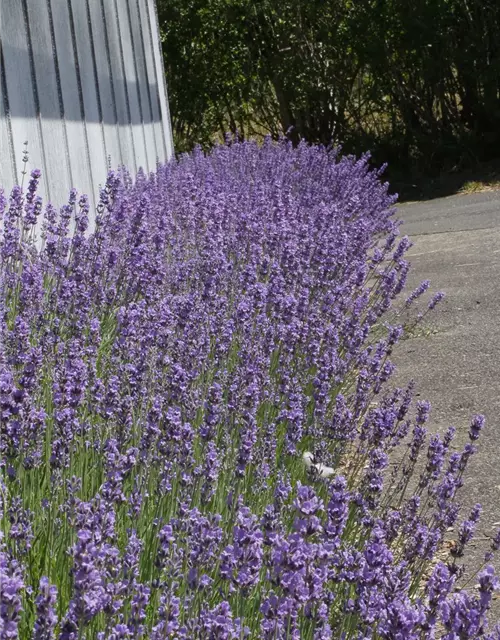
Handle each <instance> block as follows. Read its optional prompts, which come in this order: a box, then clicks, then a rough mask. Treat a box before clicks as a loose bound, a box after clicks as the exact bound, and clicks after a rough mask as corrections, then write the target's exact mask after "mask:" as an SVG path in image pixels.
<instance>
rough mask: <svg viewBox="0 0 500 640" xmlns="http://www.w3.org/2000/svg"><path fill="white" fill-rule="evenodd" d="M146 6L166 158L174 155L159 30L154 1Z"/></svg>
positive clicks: (149, 1) (147, 0) (150, 0)
mask: <svg viewBox="0 0 500 640" xmlns="http://www.w3.org/2000/svg"><path fill="white" fill-rule="evenodd" d="M146 2H147V4H148V13H149V25H150V29H151V34H152V39H153V53H154V58H155V66H156V75H157V78H158V91H159V95H160V110H161V120H162V123H163V130H164V134H165V142H166V146H167V158H166V159H169V158H171V157H172V156H173V154H174V141H173V138H172V127H171V124H170V113H169V110H168V95H167V86H166V81H165V69H164V67H163V55H162V51H161V42H160V29H159V25H158V15H157V13H156V6H155V3H154V0H146Z"/></svg>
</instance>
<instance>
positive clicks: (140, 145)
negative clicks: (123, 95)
mask: <svg viewBox="0 0 500 640" xmlns="http://www.w3.org/2000/svg"><path fill="white" fill-rule="evenodd" d="M115 6H116V10H117V18H118V29H119V33H120V45H121V46H120V48H121V54H122V62H123V75H124V80H125V85H126V89H127V95H128V103H129V108H130V118H131V123H132V135H133V137H134V148H135V154H136V158H137V168H139V167H142V168H143V169H144V171H146V172H147V171H149V163H148V155H147V150H146V139H145V136H144V128H143V124H142V113H141V105H140V94H139V88H138V78H137V76H136V72H135V61H134V53H133V50H132V38H131V35H130V24H129V19H128V7H127V1H126V0H120V2H117V1H116V0H115Z"/></svg>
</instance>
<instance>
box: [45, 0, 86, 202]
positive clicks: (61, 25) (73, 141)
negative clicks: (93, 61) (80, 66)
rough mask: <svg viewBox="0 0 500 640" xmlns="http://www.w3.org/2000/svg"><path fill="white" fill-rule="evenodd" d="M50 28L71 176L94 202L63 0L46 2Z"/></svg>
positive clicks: (78, 89) (67, 19)
mask: <svg viewBox="0 0 500 640" xmlns="http://www.w3.org/2000/svg"><path fill="white" fill-rule="evenodd" d="M49 1H50V10H51V17H52V25H53V29H54V38H55V48H56V55H57V62H58V69H59V74H60V85H61V93H62V102H63V108H64V119H65V122H66V132H67V136H68V148H69V157H70V165H71V175H72V178H73V182H74V185H73V186H75V187H76V188H77V189H78V191H79V192H80V193H85V194H88V195H89V197H90V201H91V202H93V200H94V186H93V180H92V168H91V161H90V156H89V146H88V141H87V135H86V131H85V125H84V122H83V113H82V108H81V103H80V87H79V85H78V77H77V74H76V60H75V56H74V47H73V40H72V37H71V28H70V21H69V11H68V5H67V4H66V2H65V0H49Z"/></svg>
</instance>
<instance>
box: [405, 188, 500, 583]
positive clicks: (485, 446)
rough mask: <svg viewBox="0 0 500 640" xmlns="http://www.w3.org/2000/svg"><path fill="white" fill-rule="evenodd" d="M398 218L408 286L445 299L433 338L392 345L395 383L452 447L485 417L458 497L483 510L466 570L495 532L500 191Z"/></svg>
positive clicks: (426, 206)
mask: <svg viewBox="0 0 500 640" xmlns="http://www.w3.org/2000/svg"><path fill="white" fill-rule="evenodd" d="M398 213H399V217H400V218H401V219H403V220H404V225H403V227H402V233H403V234H407V235H408V236H410V238H411V239H412V240H413V242H414V246H413V247H412V249H411V250H410V252H409V259H410V260H411V263H412V270H411V275H410V278H409V280H410V282H409V285H410V288H411V289H413V288H414V287H415V286H417V285H418V283H419V282H420V281H421V280H423V279H429V280H430V281H431V290H433V291H440V290H442V291H445V292H446V299H445V300H444V301H443V302H442V303H441V305H440V306H439V307H438V308H437V309H436V310H435V312H434V316H433V317H432V321H431V323H430V324H431V327H432V328H433V329H435V330H436V332H435V333H433V334H432V335H430V336H428V337H426V336H417V337H415V338H410V339H408V340H404V341H403V342H402V343H401V344H400V345H399V347H398V349H397V351H396V353H395V354H394V355H395V361H396V364H397V365H398V374H397V382H398V383H404V382H405V381H407V380H409V379H411V378H413V379H414V380H415V382H416V383H417V392H418V393H419V394H420V398H421V399H427V400H429V401H430V402H431V404H432V413H431V417H432V424H433V427H435V428H437V429H439V430H444V429H445V428H446V427H447V426H449V425H450V424H453V425H455V426H456V427H457V430H458V437H457V446H461V445H463V444H464V443H465V442H466V441H467V429H468V423H469V420H470V417H471V416H472V415H473V414H474V413H483V414H485V416H486V419H487V423H486V427H485V430H484V433H483V436H482V438H481V440H480V441H479V444H480V450H479V453H478V454H477V455H476V456H475V459H473V460H472V461H471V463H470V467H469V469H468V474H467V475H468V478H467V482H466V485H465V487H464V489H462V494H461V499H462V501H463V504H464V507H468V508H470V507H471V506H473V505H474V504H475V503H476V502H480V503H481V504H482V505H483V509H484V512H483V517H482V519H481V524H480V526H479V538H482V540H481V539H479V540H478V541H477V542H476V543H475V548H474V549H471V551H472V552H473V553H472V555H473V556H474V557H473V558H472V560H471V561H469V563H468V565H469V566H468V569H469V570H472V569H473V566H472V564H476V563H478V564H480V562H481V559H482V553H483V552H484V549H485V548H487V547H488V541H487V539H486V538H487V536H490V535H491V534H492V532H493V531H494V530H495V529H496V528H499V527H500V192H498V191H497V192H490V193H478V194H473V195H459V196H452V197H449V198H441V199H438V200H433V201H428V202H425V203H413V204H408V205H401V206H400V207H399V210H398ZM493 523H497V526H496V527H495V526H493ZM492 527H493V528H492ZM496 565H497V568H498V569H500V559H499V558H497V562H496Z"/></svg>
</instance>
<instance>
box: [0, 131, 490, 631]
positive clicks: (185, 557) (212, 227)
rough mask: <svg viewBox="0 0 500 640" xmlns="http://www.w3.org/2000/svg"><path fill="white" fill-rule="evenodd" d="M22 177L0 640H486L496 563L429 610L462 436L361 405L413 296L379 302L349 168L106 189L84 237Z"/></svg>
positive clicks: (404, 244) (392, 395)
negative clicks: (472, 585)
mask: <svg viewBox="0 0 500 640" xmlns="http://www.w3.org/2000/svg"><path fill="white" fill-rule="evenodd" d="M39 178H40V174H39V172H36V171H34V172H33V173H32V174H31V180H30V182H29V184H28V186H27V188H26V190H25V191H24V190H23V189H22V188H20V187H16V188H14V189H13V191H12V193H11V195H10V198H9V199H8V200H7V198H6V196H5V195H3V194H2V193H1V192H0V216H1V217H2V219H3V223H2V231H1V236H0V255H1V267H0V305H1V306H0V322H1V326H0V335H1V350H0V418H1V441H0V453H1V479H0V499H1V510H2V533H1V536H2V537H1V538H0V638H1V639H2V640H3V639H4V638H34V639H35V638H36V639H40V640H41V639H42V638H43V639H44V640H50V639H53V638H59V639H60V640H77V639H78V640H81V639H83V638H86V639H87V640H90V639H91V638H97V639H99V640H112V639H113V640H114V639H118V638H141V637H142V638H151V639H153V640H161V639H164V638H165V639H166V638H186V639H198V638H199V639H204V640H209V639H210V640H212V639H214V640H215V639H221V640H222V639H230V638H233V639H236V638H262V639H269V640H278V639H295V638H304V639H314V640H327V639H329V638H336V639H348V638H353V639H354V638H356V639H361V638H363V639H368V638H374V639H375V638H384V639H392V640H397V639H403V638H404V639H412V638H415V639H416V638H429V639H430V638H446V639H447V640H458V639H462V638H488V639H493V638H498V637H500V636H499V634H500V632H499V630H496V631H495V630H494V629H488V625H487V614H488V609H489V607H490V602H491V599H492V594H493V592H494V590H495V589H496V588H497V587H498V581H497V578H496V577H495V574H494V571H493V569H492V567H491V566H490V565H489V564H488V562H489V561H490V560H491V554H492V553H494V552H496V551H497V550H498V548H499V546H500V544H499V543H498V539H497V538H498V536H497V537H496V538H495V540H494V541H493V543H492V551H491V554H490V555H488V559H487V562H486V563H485V565H484V567H483V568H482V569H481V571H480V572H479V577H478V583H479V589H478V591H477V592H467V591H465V590H460V589H457V587H458V586H459V584H460V580H461V576H462V573H463V569H462V564H461V560H460V558H461V557H462V556H463V555H464V554H465V553H466V547H467V544H468V543H469V541H470V539H471V537H472V536H473V533H474V529H475V527H476V523H477V520H478V518H479V507H478V508H476V509H474V510H473V512H472V513H471V514H470V516H469V517H468V518H467V519H466V520H464V521H463V522H462V523H459V503H458V501H457V491H458V489H459V488H460V487H461V485H462V483H463V476H464V470H465V468H466V465H467V464H468V462H469V459H470V457H471V456H472V455H473V453H474V452H475V441H476V440H477V438H478V436H479V433H480V431H481V429H482V427H483V422H484V420H483V418H482V417H481V416H477V417H475V418H474V419H473V421H472V424H471V427H470V442H469V444H467V446H466V447H465V449H464V450H463V451H462V452H461V453H453V454H451V455H449V450H450V444H451V442H452V439H453V437H454V430H453V429H450V430H448V431H447V432H446V434H444V436H439V435H434V436H433V437H432V438H430V439H429V440H428V437H427V423H428V420H429V405H428V404H427V403H419V404H417V406H415V407H413V401H412V393H413V387H412V385H411V384H410V385H409V387H408V388H407V389H392V390H391V389H390V388H389V386H388V382H389V380H390V378H391V376H392V374H393V371H394V366H393V365H392V363H391V360H390V356H391V352H392V350H393V348H394V345H395V344H396V343H397V341H398V340H399V339H400V338H401V336H402V335H404V327H403V326H400V325H399V324H397V323H398V319H399V318H401V317H404V315H405V314H406V313H407V310H408V307H409V306H410V305H411V306H412V307H413V306H418V304H419V301H418V298H420V296H421V295H422V294H423V293H424V291H425V290H426V289H427V288H428V283H423V284H422V286H421V287H420V288H419V289H418V290H417V291H415V292H414V293H413V294H411V296H410V297H409V298H406V299H404V298H403V299H401V295H400V294H402V291H403V289H404V287H405V282H406V278H407V274H408V269H409V265H408V262H407V260H406V259H405V253H406V251H407V249H408V248H409V246H410V243H409V241H408V239H407V238H402V239H400V240H398V233H399V231H398V226H399V225H398V222H397V220H395V219H394V211H393V204H394V202H395V199H394V197H392V196H389V195H388V192H387V185H386V184H383V183H382V182H381V180H380V172H373V171H370V170H369V169H368V164H367V158H366V157H364V158H361V159H359V160H356V159H354V158H351V157H342V158H339V157H337V156H336V155H335V154H334V153H333V152H331V151H330V152H328V151H327V150H325V149H324V148H321V147H310V146H307V145H305V144H301V145H299V146H298V147H297V148H295V149H293V148H291V147H290V146H289V145H288V144H287V143H286V142H282V143H279V144H274V143H272V142H271V141H269V140H268V141H266V142H265V143H264V144H263V145H262V146H261V147H258V146H257V145H255V144H252V143H237V144H227V145H223V146H220V147H218V148H216V149H215V150H214V151H213V152H212V153H211V154H210V155H204V154H202V153H201V152H200V151H196V152H194V153H193V154H192V155H189V156H185V157H182V158H181V159H180V160H179V161H176V162H171V163H169V164H167V165H165V166H160V167H158V170H157V171H156V172H155V173H152V174H151V175H148V176H146V175H144V174H143V173H139V174H138V175H137V177H136V178H135V180H132V179H131V177H130V176H129V175H128V174H127V173H126V172H125V171H120V172H112V173H110V174H109V176H108V179H107V182H106V185H105V187H104V188H103V189H102V191H101V196H100V201H99V204H98V207H97V210H96V212H95V228H93V230H92V232H91V233H89V215H90V212H89V203H88V199H87V198H86V197H85V196H78V194H77V192H76V191H72V192H71V194H70V197H69V201H68V204H67V205H65V206H63V207H62V208H61V209H60V211H57V210H56V209H55V208H54V207H52V206H51V205H50V204H48V205H47V206H46V207H45V208H44V207H43V205H42V201H41V199H40V198H39V197H38V196H37V184H38V181H39ZM37 230H40V233H39V237H38V231H37ZM441 297H442V294H437V295H436V296H434V297H433V298H432V299H431V302H430V303H429V304H428V307H429V308H428V309H427V311H428V310H430V309H432V308H433V307H434V306H435V305H436V304H437V302H438V301H439V300H440V299H441ZM400 299H401V301H400ZM427 311H426V313H427ZM391 462H392V463H393V464H391ZM455 525H456V527H457V531H458V533H457V536H458V538H459V543H458V546H457V547H456V553H455V555H454V556H453V557H451V556H450V557H449V558H446V559H445V561H439V562H437V557H438V554H439V552H440V550H441V549H442V545H443V541H444V538H445V534H446V532H447V531H448V530H449V528H450V527H454V526H455Z"/></svg>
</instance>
